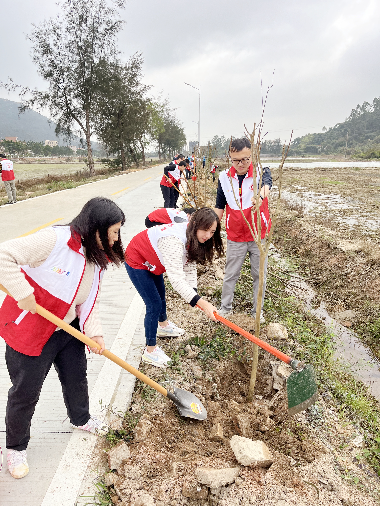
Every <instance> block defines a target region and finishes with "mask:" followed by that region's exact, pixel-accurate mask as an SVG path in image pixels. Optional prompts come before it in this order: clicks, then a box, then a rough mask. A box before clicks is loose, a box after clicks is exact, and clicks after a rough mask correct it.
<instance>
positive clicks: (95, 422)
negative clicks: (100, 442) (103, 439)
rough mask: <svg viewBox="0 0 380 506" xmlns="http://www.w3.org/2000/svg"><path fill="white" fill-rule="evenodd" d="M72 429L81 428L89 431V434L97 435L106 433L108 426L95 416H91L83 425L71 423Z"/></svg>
mask: <svg viewBox="0 0 380 506" xmlns="http://www.w3.org/2000/svg"><path fill="white" fill-rule="evenodd" d="M71 425H72V426H73V427H74V429H81V430H85V431H87V432H91V434H96V435H97V436H104V435H105V434H107V432H108V430H109V428H108V427H107V425H105V424H104V423H103V422H101V421H100V420H99V419H98V418H96V417H95V416H91V417H90V419H89V421H88V422H87V423H85V424H84V425H73V424H71Z"/></svg>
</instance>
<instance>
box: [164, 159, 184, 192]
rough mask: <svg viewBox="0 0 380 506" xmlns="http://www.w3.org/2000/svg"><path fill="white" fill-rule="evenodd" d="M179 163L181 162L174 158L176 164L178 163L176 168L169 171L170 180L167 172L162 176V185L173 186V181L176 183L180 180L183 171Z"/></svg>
mask: <svg viewBox="0 0 380 506" xmlns="http://www.w3.org/2000/svg"><path fill="white" fill-rule="evenodd" d="M178 163H179V162H178V161H177V160H174V164H175V165H176V168H175V169H174V170H172V171H170V172H169V179H170V182H169V181H168V180H167V179H166V177H165V174H164V175H163V176H162V179H161V183H160V184H161V185H162V186H169V187H172V186H174V184H173V183H176V182H177V181H179V179H180V178H181V171H180V170H179V168H178Z"/></svg>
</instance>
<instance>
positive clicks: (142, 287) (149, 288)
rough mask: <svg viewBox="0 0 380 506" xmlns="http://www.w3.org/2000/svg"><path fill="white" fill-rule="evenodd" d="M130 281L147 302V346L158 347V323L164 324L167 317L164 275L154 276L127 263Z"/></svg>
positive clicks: (145, 324)
mask: <svg viewBox="0 0 380 506" xmlns="http://www.w3.org/2000/svg"><path fill="white" fill-rule="evenodd" d="M125 268H126V269H127V272H128V276H129V279H130V280H131V281H132V283H133V284H134V287H135V288H136V290H137V291H138V292H139V294H140V295H141V298H142V300H143V301H144V302H145V306H146V312H145V319H144V328H145V339H146V344H147V346H155V345H156V335H157V326H158V322H164V321H165V320H166V319H167V316H166V300H165V283H164V276H163V275H162V274H160V275H158V276H157V274H152V273H151V272H149V271H146V270H145V269H134V268H133V267H131V266H130V265H128V264H127V263H125Z"/></svg>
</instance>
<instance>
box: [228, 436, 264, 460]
mask: <svg viewBox="0 0 380 506" xmlns="http://www.w3.org/2000/svg"><path fill="white" fill-rule="evenodd" d="M230 444H231V448H232V451H233V452H234V454H235V457H236V460H237V461H238V462H239V464H241V465H243V466H252V467H269V466H271V465H272V464H273V457H272V454H271V452H270V450H269V448H268V447H267V445H266V444H265V443H263V442H262V441H252V439H248V438H246V437H242V436H232V438H231V441H230Z"/></svg>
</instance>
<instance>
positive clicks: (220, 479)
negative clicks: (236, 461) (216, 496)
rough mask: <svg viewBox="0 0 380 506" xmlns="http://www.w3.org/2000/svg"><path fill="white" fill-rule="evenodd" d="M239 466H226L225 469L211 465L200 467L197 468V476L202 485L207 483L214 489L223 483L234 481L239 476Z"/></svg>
mask: <svg viewBox="0 0 380 506" xmlns="http://www.w3.org/2000/svg"><path fill="white" fill-rule="evenodd" d="M239 472H240V468H239V467H225V468H223V469H214V468H211V467H198V468H197V469H196V470H195V477H196V479H197V481H198V482H199V483H202V485H207V486H208V487H210V488H212V489H217V488H219V487H222V486H223V485H228V484H229V483H233V482H234V481H235V478H237V477H238V476H239Z"/></svg>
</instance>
